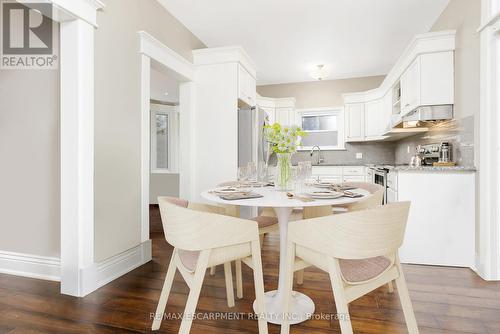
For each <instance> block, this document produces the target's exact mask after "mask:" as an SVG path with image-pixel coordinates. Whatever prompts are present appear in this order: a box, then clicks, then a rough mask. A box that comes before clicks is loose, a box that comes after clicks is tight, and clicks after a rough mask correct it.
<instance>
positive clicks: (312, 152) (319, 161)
mask: <svg viewBox="0 0 500 334" xmlns="http://www.w3.org/2000/svg"><path fill="white" fill-rule="evenodd" d="M315 148H318V162H317V163H316V164H317V165H319V164H321V163H323V162H324V161H325V159H323V156H322V155H321V148H320V147H319V146H317V145H316V146H313V148H312V149H311V152H310V153H309V155H310V156H311V157H312V156H313V154H314V149H315Z"/></svg>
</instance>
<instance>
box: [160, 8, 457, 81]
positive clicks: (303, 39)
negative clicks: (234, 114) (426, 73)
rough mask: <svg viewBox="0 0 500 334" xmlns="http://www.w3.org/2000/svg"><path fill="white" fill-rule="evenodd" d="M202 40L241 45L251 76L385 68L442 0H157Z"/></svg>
mask: <svg viewBox="0 0 500 334" xmlns="http://www.w3.org/2000/svg"><path fill="white" fill-rule="evenodd" d="M158 1H159V2H160V3H162V4H163V6H164V7H165V8H167V10H168V11H170V12H171V13H172V14H173V15H174V16H175V17H176V18H177V19H178V20H179V21H181V22H182V23H183V24H184V25H185V26H186V27H187V28H188V29H189V30H191V31H192V32H193V33H194V34H195V35H196V36H197V37H198V38H199V39H201V40H202V41H203V42H204V43H205V44H206V45H207V46H208V47H217V46H230V45H241V46H242V47H243V48H244V49H245V50H246V51H247V53H248V54H249V55H250V57H251V58H252V59H253V61H254V62H255V64H256V66H257V76H258V83H259V84H269V83H285V82H300V81H311V80H313V79H312V78H311V77H310V76H309V73H310V72H311V70H312V69H313V68H314V67H315V65H317V64H325V65H326V66H327V67H329V68H330V69H331V76H330V77H329V78H328V79H339V78H350V77H362V76H371V75H380V74H387V73H388V71H389V70H390V69H391V67H392V65H394V63H395V62H396V60H397V58H398V56H399V55H400V54H401V52H402V51H403V49H404V48H405V47H406V45H407V44H408V43H409V41H410V40H411V38H412V37H413V36H414V35H415V34H418V33H424V32H427V31H429V29H430V28H431V27H432V25H433V23H434V22H435V21H436V19H437V18H438V17H439V15H440V14H441V12H442V11H443V10H444V8H445V7H446V5H447V4H448V2H449V0H210V1H207V0H158Z"/></svg>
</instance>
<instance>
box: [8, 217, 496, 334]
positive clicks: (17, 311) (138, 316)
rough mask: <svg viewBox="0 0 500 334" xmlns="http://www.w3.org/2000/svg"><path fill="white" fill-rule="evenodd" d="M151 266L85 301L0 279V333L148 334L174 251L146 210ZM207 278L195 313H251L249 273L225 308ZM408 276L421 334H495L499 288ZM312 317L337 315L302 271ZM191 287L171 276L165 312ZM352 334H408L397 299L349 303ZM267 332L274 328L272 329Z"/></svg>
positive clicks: (427, 272)
mask: <svg viewBox="0 0 500 334" xmlns="http://www.w3.org/2000/svg"><path fill="white" fill-rule="evenodd" d="M151 220H152V226H151V230H152V232H151V238H152V239H153V261H151V262H150V263H147V264H146V265H144V266H142V267H140V268H137V269H136V270H134V271H132V272H130V273H128V274H127V275H125V276H123V277H121V278H119V279H117V280H115V281H113V282H112V283H110V284H108V285H106V286H104V287H102V288H101V289H99V290H97V291H95V292H94V293H92V294H90V295H88V296H86V297H85V298H74V297H69V296H63V295H61V294H59V283H56V282H47V281H42V280H36V279H29V278H21V277H16V276H10V275H0V333H10V334H14V333H16V334H17V333H51V334H53V333H65V334H66V333H137V332H140V333H145V332H149V328H150V326H151V319H150V314H151V312H154V310H155V308H156V303H157V301H158V297H159V294H160V289H161V287H162V284H163V279H164V276H165V273H166V265H167V263H168V261H169V259H170V254H171V251H172V248H171V247H170V246H169V245H168V244H167V243H166V242H165V240H164V239H163V235H162V232H161V225H160V224H159V214H158V211H157V209H156V208H154V207H153V208H152V210H151ZM263 264H264V275H265V277H264V280H265V286H266V290H272V289H275V288H276V286H277V274H278V236H277V235H270V236H268V237H266V239H265V242H264V247H263ZM217 269H218V270H217V273H216V275H215V277H211V276H209V275H208V274H207V276H206V279H205V284H204V286H203V289H202V292H201V297H200V301H199V303H198V311H199V312H212V311H214V312H227V313H229V312H236V313H240V312H241V313H249V312H252V309H251V305H252V302H253V299H254V292H253V279H252V273H251V271H250V270H249V269H248V268H244V272H243V274H244V298H243V299H242V300H237V301H236V306H235V307H234V308H233V309H230V308H228V307H227V305H226V293H225V287H224V286H225V285H224V275H223V270H222V268H217ZM405 274H406V278H407V281H408V286H409V289H410V294H411V298H412V300H413V306H414V308H415V312H416V317H417V321H418V324H419V327H420V332H421V333H429V334H434V333H449V334H452V333H453V334H460V333H489V334H493V333H500V283H499V282H485V281H483V280H482V279H480V278H479V277H478V276H477V275H476V274H475V273H474V272H472V271H471V270H469V269H461V268H445V267H430V266H416V265H406V266H405ZM296 290H299V291H302V292H304V293H306V294H307V295H309V296H310V297H311V298H312V299H313V300H314V302H315V304H316V312H317V313H324V314H334V313H335V306H334V302H333V296H332V291H331V287H330V282H329V280H328V276H327V275H326V274H325V273H323V272H321V271H320V270H317V269H307V270H306V272H305V279H304V285H303V286H302V287H298V288H296ZM187 292H188V288H187V286H186V285H185V283H184V282H183V281H182V278H181V277H180V275H179V274H177V275H176V279H175V283H174V286H173V289H172V293H171V296H170V299H169V301H168V305H167V308H166V312H182V310H183V308H184V305H185V302H186V299H187ZM350 314H351V317H352V320H353V326H354V332H355V333H383V334H390V333H406V327H405V323H404V318H403V313H402V310H401V306H400V304H399V300H398V296H397V293H394V294H389V293H388V292H387V290H386V288H385V287H382V288H380V289H378V290H376V291H374V292H372V293H370V294H369V295H367V296H364V297H362V298H360V299H358V300H356V301H354V302H353V303H351V305H350ZM179 325H180V320H166V321H163V324H162V327H161V331H160V332H162V333H177V330H178V328H179ZM269 329H270V333H279V327H278V326H275V325H269ZM256 332H257V323H256V321H254V320H251V319H241V320H210V319H207V320H196V321H195V322H194V324H193V328H192V330H191V333H203V334H211V333H224V334H233V333H256ZM291 332H292V333H340V330H339V325H338V322H337V321H335V320H328V319H323V320H322V319H314V320H309V321H307V322H305V323H302V324H300V325H295V326H292V329H291Z"/></svg>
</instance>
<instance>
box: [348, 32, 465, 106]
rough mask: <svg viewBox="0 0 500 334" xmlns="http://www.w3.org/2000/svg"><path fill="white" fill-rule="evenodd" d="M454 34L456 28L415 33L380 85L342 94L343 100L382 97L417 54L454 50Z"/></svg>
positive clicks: (350, 101)
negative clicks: (366, 89) (362, 90)
mask: <svg viewBox="0 0 500 334" xmlns="http://www.w3.org/2000/svg"><path fill="white" fill-rule="evenodd" d="M455 35H456V30H443V31H437V32H429V33H425V34H419V35H416V36H415V37H413V39H412V41H411V42H410V44H408V46H407V47H406V49H405V50H404V51H403V53H402V54H401V56H400V57H399V59H398V61H397V62H396V64H395V65H394V66H393V67H392V69H391V71H390V72H389V73H388V74H387V76H386V77H385V79H384V81H383V82H382V84H381V85H380V87H378V88H375V89H372V90H368V91H364V92H356V93H346V94H343V95H342V97H343V98H344V102H345V103H363V102H369V101H372V100H376V99H381V98H383V97H384V95H385V94H386V93H387V92H388V91H389V90H390V89H391V88H392V87H393V86H394V85H395V84H396V82H397V81H398V80H399V78H400V77H401V75H402V74H403V73H404V72H405V71H406V69H407V68H408V67H409V66H410V65H411V63H412V62H413V61H414V60H415V58H417V57H418V56H420V55H423V54H427V53H435V52H446V51H454V50H455V48H456V46H455Z"/></svg>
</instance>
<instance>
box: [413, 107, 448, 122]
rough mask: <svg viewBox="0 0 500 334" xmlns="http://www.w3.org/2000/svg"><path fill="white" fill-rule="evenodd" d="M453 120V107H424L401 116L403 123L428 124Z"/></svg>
mask: <svg viewBox="0 0 500 334" xmlns="http://www.w3.org/2000/svg"><path fill="white" fill-rule="evenodd" d="M449 119H453V105H452V104H446V105H439V106H424V107H418V108H417V109H415V110H413V111H412V112H410V113H408V114H407V115H405V116H403V122H419V121H423V122H429V121H443V120H449Z"/></svg>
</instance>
